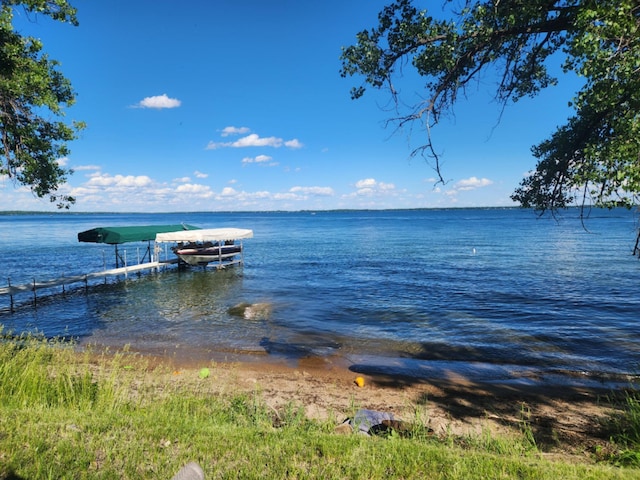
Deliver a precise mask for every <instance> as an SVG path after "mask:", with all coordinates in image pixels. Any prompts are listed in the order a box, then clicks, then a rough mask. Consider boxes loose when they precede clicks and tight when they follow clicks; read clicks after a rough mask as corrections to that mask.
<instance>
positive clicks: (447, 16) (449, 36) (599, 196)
mask: <svg viewBox="0 0 640 480" xmlns="http://www.w3.org/2000/svg"><path fill="white" fill-rule="evenodd" d="M414 3H419V2H413V1H411V0H397V1H395V2H394V3H393V4H391V5H389V6H387V7H386V8H385V9H384V10H383V11H382V12H381V13H380V14H379V17H378V20H379V25H378V26H377V27H375V28H373V29H371V30H365V31H362V32H360V33H358V34H357V43H356V44H355V45H353V46H349V47H346V48H343V51H342V56H341V60H342V70H341V74H342V76H345V77H346V76H354V75H357V76H362V77H363V83H362V84H361V85H360V86H358V87H355V88H353V89H352V91H351V95H352V98H359V97H361V96H362V95H363V94H364V93H365V89H366V88H367V87H374V88H376V89H384V88H388V89H389V91H390V92H391V95H392V96H393V98H394V99H395V100H396V105H398V107H399V108H402V107H401V106H402V103H401V102H399V101H398V92H397V90H396V87H395V83H396V80H397V79H398V78H399V77H400V76H401V75H402V72H403V70H404V69H406V68H408V67H409V66H410V67H411V68H413V69H415V70H416V71H417V72H418V73H419V74H420V75H421V76H422V77H423V78H424V79H425V88H426V91H427V95H426V98H425V100H424V101H421V102H420V103H418V104H414V105H411V106H409V107H408V110H406V111H405V110H403V111H402V112H401V113H400V115H399V117H398V118H396V119H395V120H397V121H398V122H399V123H400V124H401V125H402V124H404V123H407V122H413V121H421V122H424V126H425V128H426V131H427V134H428V135H427V141H426V143H425V144H424V145H422V146H421V147H419V148H418V149H416V150H415V151H414V152H413V154H416V153H418V152H421V153H423V154H426V156H427V157H430V158H431V159H433V160H435V169H436V171H437V173H438V175H439V179H440V181H442V176H441V175H440V162H439V157H438V154H437V153H436V151H435V150H434V143H433V142H432V136H431V128H432V127H433V126H434V125H436V124H437V123H438V121H439V120H440V118H441V116H442V115H443V114H450V113H451V112H452V109H453V106H454V104H455V103H456V101H457V100H458V98H459V96H460V95H462V96H464V95H465V94H466V93H467V91H468V89H469V88H470V87H472V86H475V85H476V82H477V81H478V80H479V79H480V78H481V76H482V75H484V74H485V73H486V72H488V71H490V72H491V73H492V74H496V75H497V76H496V77H495V78H497V82H496V86H495V98H496V99H497V101H498V102H499V103H500V104H501V105H502V106H503V107H504V106H506V105H507V104H509V103H512V102H516V101H517V100H518V99H521V98H523V97H526V96H535V95H536V94H537V93H538V92H539V91H540V90H541V89H543V88H546V87H549V86H552V85H555V84H556V83H557V78H554V77H553V76H552V75H551V74H550V67H551V66H553V65H554V62H555V65H556V66H557V67H560V68H561V70H560V69H558V71H561V72H564V73H568V72H574V73H575V74H577V75H578V76H580V77H581V78H582V79H583V80H584V83H583V86H582V87H581V89H580V90H579V91H578V92H576V95H575V97H574V98H572V99H568V101H569V105H571V106H572V107H573V110H574V114H573V115H572V116H571V118H569V119H568V121H567V123H566V124H565V125H562V126H560V127H559V128H558V129H557V130H556V131H555V132H554V133H553V134H552V135H551V136H550V138H548V139H546V140H544V141H542V142H541V143H540V144H538V145H536V146H534V147H532V152H533V155H534V156H535V157H536V158H537V159H538V164H537V166H536V168H535V170H533V171H532V172H530V174H529V175H528V176H527V177H526V178H524V179H523V181H522V183H521V184H520V186H519V187H518V188H517V189H516V190H515V192H514V193H513V195H512V199H513V200H514V201H517V202H520V204H521V205H523V206H525V207H533V208H535V209H538V210H540V211H542V212H544V211H546V210H552V211H553V210H555V209H558V208H564V207H567V206H569V205H571V204H573V203H574V202H576V201H577V202H578V203H579V204H581V205H583V206H584V205H585V204H594V205H598V206H609V207H610V206H614V205H625V206H631V205H633V204H637V203H638V200H639V194H640V0H485V1H477V0H459V1H456V2H453V1H451V0H443V1H442V5H443V9H442V10H438V11H437V12H436V13H437V14H438V15H439V17H440V18H435V17H434V16H431V15H429V13H428V12H427V10H426V9H422V10H420V9H418V8H417V7H416V6H414ZM425 3H426V2H425ZM551 71H554V70H553V69H551Z"/></svg>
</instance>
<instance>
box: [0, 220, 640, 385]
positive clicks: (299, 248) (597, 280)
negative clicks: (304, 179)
mask: <svg viewBox="0 0 640 480" xmlns="http://www.w3.org/2000/svg"><path fill="white" fill-rule="evenodd" d="M181 222H182V223H188V224H194V225H198V226H200V227H203V228H217V227H239V228H250V229H252V230H253V231H254V238H252V239H249V240H245V241H244V246H245V254H244V260H245V263H244V265H243V266H240V267H232V268H228V269H226V270H221V271H217V270H215V269H211V268H209V269H203V268H201V267H198V268H192V269H189V270H184V271H182V270H181V271H178V269H177V268H175V267H171V268H168V269H166V270H164V271H162V272H159V273H150V274H143V275H139V276H138V275H129V276H128V278H126V279H124V278H120V279H119V281H114V280H113V279H111V280H108V281H107V282H106V283H105V282H104V281H102V280H100V281H97V282H95V284H94V285H93V286H91V288H89V289H88V291H85V289H84V288H83V286H82V285H81V284H78V285H77V286H76V288H75V289H73V290H71V289H69V287H67V288H66V290H65V295H61V294H60V288H58V289H57V290H55V291H53V292H52V293H55V295H51V296H49V297H47V298H44V297H42V298H38V303H37V308H34V306H33V305H32V302H31V296H30V294H22V297H20V298H18V297H16V300H17V301H18V302H19V303H22V305H21V306H20V307H19V308H17V309H16V311H15V312H14V313H11V312H10V311H9V308H8V307H9V298H8V297H0V324H1V325H4V332H5V333H6V332H12V333H18V332H23V331H37V332H40V333H42V334H44V335H45V336H48V337H56V336H64V337H74V338H77V339H78V341H79V342H80V344H81V345H86V344H97V345H107V346H111V347H114V348H120V347H122V346H124V345H129V346H130V348H131V349H132V350H134V351H141V352H148V353H160V354H164V355H169V356H175V357H180V358H181V359H187V360H194V361H202V362H204V361H210V360H214V361H224V360H244V361H247V360H248V361H286V362H292V363H295V362H296V361H297V360H298V359H300V358H305V357H311V356H317V357H321V358H322V359H325V360H326V361H327V362H332V363H336V364H341V365H347V366H349V367H350V368H352V369H353V370H354V371H358V372H363V373H388V374H396V375H410V376H413V377H417V378H430V377H444V376H447V375H451V374H456V375H464V376H466V377H468V378H470V379H472V380H477V381H491V382H521V383H536V382H547V383H552V382H562V383H564V382H569V383H589V382H596V383H597V382H609V381H618V380H620V381H624V379H625V378H626V376H627V375H635V374H637V373H638V371H639V364H640V294H639V292H638V286H639V285H640V261H638V260H637V259H634V258H633V257H632V255H631V251H632V249H633V246H634V242H635V235H636V231H637V230H636V229H637V224H636V222H637V218H636V216H635V215H634V213H633V212H629V211H626V210H614V211H611V212H609V211H600V210H594V211H592V212H591V216H590V218H589V219H588V220H587V223H586V226H587V228H588V231H586V230H585V229H584V227H583V225H582V224H581V222H580V220H579V218H578V212H577V211H568V212H565V213H563V214H562V216H561V218H560V219H557V220H556V219H552V218H542V219H541V218H538V217H536V215H535V214H534V213H532V212H531V211H527V210H518V209H453V210H451V209H447V210H408V211H339V212H296V213H285V212H274V213H263V212H260V213H172V214H33V215H27V214H21V215H0V265H1V266H0V287H4V286H6V285H7V282H8V281H10V282H11V283H12V284H13V285H16V284H21V283H27V282H30V281H32V280H33V279H36V280H38V281H40V280H46V279H52V278H57V277H59V276H62V275H64V276H71V275H78V274H84V273H89V272H93V271H99V270H102V269H104V268H105V267H106V268H112V267H113V266H114V249H113V247H112V246H110V245H103V244H89V243H79V242H78V241H77V233H78V232H80V231H83V230H88V229H90V228H94V227H98V226H125V225H151V224H175V223H181ZM145 248H146V244H126V245H122V246H121V247H120V250H125V249H126V252H127V258H128V259H129V261H131V260H133V259H136V258H137V257H138V256H140V255H141V253H140V252H142V251H144V249H145ZM81 287H82V288H81ZM239 304H259V305H257V307H256V311H257V314H256V315H253V316H250V317H251V318H245V317H244V316H242V315H241V314H238V312H236V311H235V310H234V309H233V307H234V306H237V305H239Z"/></svg>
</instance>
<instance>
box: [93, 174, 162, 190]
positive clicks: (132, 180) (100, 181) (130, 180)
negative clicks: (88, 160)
mask: <svg viewBox="0 0 640 480" xmlns="http://www.w3.org/2000/svg"><path fill="white" fill-rule="evenodd" d="M87 183H88V185H89V186H90V187H91V186H100V187H116V188H131V187H146V186H149V185H151V183H152V182H151V178H149V177H148V176H146V175H138V176H134V175H114V176H111V175H109V174H106V173H105V174H94V175H92V176H91V178H90V179H89V181H88V182H87Z"/></svg>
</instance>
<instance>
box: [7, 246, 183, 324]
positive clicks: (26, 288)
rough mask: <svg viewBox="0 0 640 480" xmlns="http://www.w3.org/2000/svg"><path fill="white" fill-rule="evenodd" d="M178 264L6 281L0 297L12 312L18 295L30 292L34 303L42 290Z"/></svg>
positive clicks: (158, 263)
mask: <svg viewBox="0 0 640 480" xmlns="http://www.w3.org/2000/svg"><path fill="white" fill-rule="evenodd" d="M176 263H178V259H177V258H174V259H169V260H161V261H155V262H147V263H140V264H136V265H128V266H126V267H119V268H112V269H109V270H103V271H101V272H92V273H86V274H84V275H72V276H68V277H60V278H55V279H50V280H42V281H36V280H35V279H34V280H33V281H32V282H29V283H23V284H21V285H11V282H10V281H8V285H7V286H6V287H0V297H2V296H6V295H8V296H9V297H10V302H11V305H10V307H11V310H12V311H13V307H14V302H13V296H14V295H17V294H20V293H26V292H31V293H33V299H34V301H35V300H36V299H37V291H38V290H44V289H49V288H54V287H62V293H64V292H65V287H67V286H68V285H73V284H76V283H81V282H82V283H84V284H85V287H86V286H88V285H89V281H90V280H95V279H98V278H105V277H110V276H117V275H124V276H125V277H126V276H127V275H128V274H130V273H137V272H141V271H143V270H154V269H155V270H159V269H161V268H163V267H166V266H168V265H171V264H176Z"/></svg>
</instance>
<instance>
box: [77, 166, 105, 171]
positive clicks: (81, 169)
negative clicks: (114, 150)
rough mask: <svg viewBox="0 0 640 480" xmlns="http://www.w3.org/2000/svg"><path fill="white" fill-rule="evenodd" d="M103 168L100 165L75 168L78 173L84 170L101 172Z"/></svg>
mask: <svg viewBox="0 0 640 480" xmlns="http://www.w3.org/2000/svg"><path fill="white" fill-rule="evenodd" d="M100 168H101V167H99V166H98V165H79V166H77V167H73V169H74V170H75V171H76V172H80V171H83V170H100Z"/></svg>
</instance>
